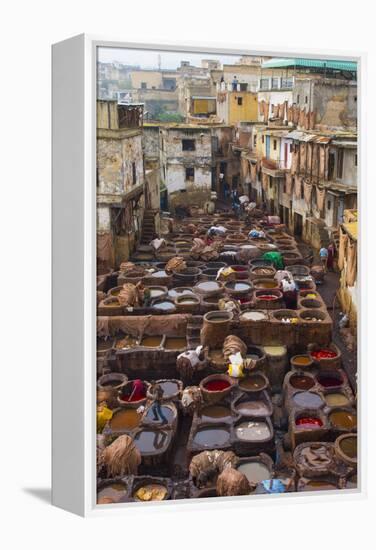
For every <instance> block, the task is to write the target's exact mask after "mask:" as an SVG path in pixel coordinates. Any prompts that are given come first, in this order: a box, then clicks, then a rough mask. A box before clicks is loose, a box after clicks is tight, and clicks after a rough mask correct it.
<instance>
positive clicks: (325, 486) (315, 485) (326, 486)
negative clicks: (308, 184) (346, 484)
mask: <svg viewBox="0 0 376 550" xmlns="http://www.w3.org/2000/svg"><path fill="white" fill-rule="evenodd" d="M306 488H307V490H308V491H329V490H331V489H337V486H336V485H334V483H330V482H329V481H321V480H320V481H318V480H311V481H308V483H307V484H306Z"/></svg>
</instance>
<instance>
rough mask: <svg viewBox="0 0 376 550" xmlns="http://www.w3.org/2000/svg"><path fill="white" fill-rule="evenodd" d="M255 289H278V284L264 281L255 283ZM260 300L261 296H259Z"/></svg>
mask: <svg viewBox="0 0 376 550" xmlns="http://www.w3.org/2000/svg"><path fill="white" fill-rule="evenodd" d="M254 286H255V288H261V289H262V288H278V283H277V282H276V281H273V280H272V281H262V282H259V283H254ZM259 298H260V296H259Z"/></svg>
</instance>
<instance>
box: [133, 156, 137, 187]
mask: <svg viewBox="0 0 376 550" xmlns="http://www.w3.org/2000/svg"><path fill="white" fill-rule="evenodd" d="M136 183H137V173H136V163H135V162H132V184H133V185H136Z"/></svg>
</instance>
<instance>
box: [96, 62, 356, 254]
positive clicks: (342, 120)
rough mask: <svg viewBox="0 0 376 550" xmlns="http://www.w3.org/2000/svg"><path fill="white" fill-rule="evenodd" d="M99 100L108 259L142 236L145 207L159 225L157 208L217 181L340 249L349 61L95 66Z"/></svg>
mask: <svg viewBox="0 0 376 550" xmlns="http://www.w3.org/2000/svg"><path fill="white" fill-rule="evenodd" d="M116 77H117V78H118V80H116ZM111 83H117V85H116V86H115V85H114V86H111V85H110V84H111ZM98 97H99V98H100V99H99V100H98V136H97V138H98V178H97V181H98V183H97V185H98V194H97V196H98V232H99V244H100V243H101V242H102V241H103V243H102V249H101V250H102V252H103V253H102V256H103V257H106V261H110V262H111V263H112V265H117V263H118V261H119V260H123V259H125V258H126V257H128V256H129V255H130V253H131V251H132V250H133V248H134V245H135V243H136V242H138V240H139V239H140V236H141V232H142V223H143V217H144V212H145V211H148V212H149V213H150V212H155V213H156V227H157V225H158V214H157V212H158V210H159V207H160V205H162V209H164V210H170V211H172V212H173V211H174V210H175V209H176V208H177V207H179V206H189V205H203V204H205V202H206V201H208V200H209V199H210V196H211V193H212V192H213V191H215V192H216V193H217V197H218V198H219V199H223V198H224V193H225V187H227V188H228V189H234V188H237V189H238V190H239V191H240V192H242V193H246V194H248V195H249V197H250V199H251V200H253V201H255V202H257V203H258V204H264V205H265V206H266V207H267V208H268V210H269V211H270V212H271V213H274V214H276V215H278V216H279V217H280V218H281V220H282V222H283V223H285V224H286V226H287V227H288V228H289V229H290V230H291V231H292V232H293V233H294V234H295V235H297V236H300V237H301V238H302V239H303V240H305V241H306V242H307V243H310V244H311V245H312V246H313V247H315V248H319V247H321V246H323V245H324V246H325V245H327V244H328V243H329V242H330V241H334V242H335V243H336V245H337V247H339V239H340V227H341V224H343V223H344V215H345V214H344V213H345V211H346V212H347V211H354V210H356V208H357V163H358V154H357V67H356V63H353V62H348V61H320V60H314V59H312V60H310V59H279V58H278V59H269V58H261V57H250V56H246V57H243V58H241V59H240V60H239V61H238V62H237V63H234V64H233V65H226V64H224V65H221V63H220V62H219V61H215V60H212V59H210V60H203V61H202V63H201V66H200V67H194V66H192V65H191V64H190V63H189V62H187V61H182V62H181V64H180V66H179V67H178V68H177V69H176V70H174V71H172V70H162V69H158V70H143V69H140V68H139V67H130V66H119V64H108V63H107V64H106V63H100V64H99V66H98ZM168 114H170V115H175V116H178V118H176V119H173V118H172V119H171V120H170V119H169V118H168V116H167V118H166V115H168ZM162 115H163V116H162ZM105 235H107V237H106V236H105ZM108 235H110V237H108ZM106 243H107V244H106ZM108 243H111V246H109V245H108ZM99 258H100V256H99ZM109 258H111V260H109ZM103 261H104V260H103Z"/></svg>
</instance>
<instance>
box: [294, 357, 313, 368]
mask: <svg viewBox="0 0 376 550" xmlns="http://www.w3.org/2000/svg"><path fill="white" fill-rule="evenodd" d="M293 363H294V365H297V366H298V367H307V366H308V365H310V364H311V363H312V360H311V358H310V357H309V356H308V355H295V356H294V357H293Z"/></svg>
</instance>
